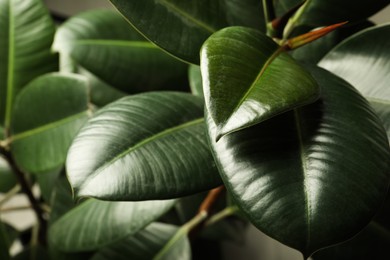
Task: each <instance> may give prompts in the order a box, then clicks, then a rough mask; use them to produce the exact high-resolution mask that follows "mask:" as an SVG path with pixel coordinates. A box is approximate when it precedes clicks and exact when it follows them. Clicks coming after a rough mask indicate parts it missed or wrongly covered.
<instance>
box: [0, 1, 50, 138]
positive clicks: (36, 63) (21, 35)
mask: <svg viewBox="0 0 390 260" xmlns="http://www.w3.org/2000/svg"><path fill="white" fill-rule="evenodd" d="M54 31H55V26H54V23H53V21H52V20H51V18H50V15H49V13H48V11H47V9H46V7H45V5H44V4H43V3H42V1H40V0H0V125H1V126H2V127H4V131H6V132H8V131H9V127H10V124H11V116H12V108H13V103H14V101H15V97H16V96H17V95H18V93H19V92H20V90H21V89H22V88H23V87H24V86H25V85H26V84H27V83H28V82H29V81H31V80H32V79H34V78H36V77H37V76H40V75H42V74H44V73H47V72H52V71H56V70H57V67H58V65H57V63H58V62H57V56H56V55H53V54H52V53H51V52H50V46H51V44H52V41H53V36H54Z"/></svg>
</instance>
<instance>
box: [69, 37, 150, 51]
mask: <svg viewBox="0 0 390 260" xmlns="http://www.w3.org/2000/svg"><path fill="white" fill-rule="evenodd" d="M75 44H76V45H103V46H106V45H107V46H124V47H135V48H151V49H158V47H157V46H156V45H154V44H152V43H151V42H147V41H126V40H104V39H90V40H77V41H75Z"/></svg>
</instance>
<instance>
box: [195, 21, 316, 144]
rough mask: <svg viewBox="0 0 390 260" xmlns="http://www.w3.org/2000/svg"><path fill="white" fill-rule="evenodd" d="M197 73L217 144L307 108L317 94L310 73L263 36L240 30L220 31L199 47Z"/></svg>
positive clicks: (235, 28) (243, 29) (228, 29)
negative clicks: (246, 129) (200, 75)
mask: <svg viewBox="0 0 390 260" xmlns="http://www.w3.org/2000/svg"><path fill="white" fill-rule="evenodd" d="M201 71H202V79H203V91H204V95H205V100H206V107H207V110H208V112H209V113H210V115H211V117H212V119H213V120H214V122H215V124H216V125H217V135H216V138H217V139H218V138H219V137H221V136H223V135H225V134H228V133H231V132H234V131H237V130H240V129H243V128H245V127H248V126H251V125H254V124H257V123H259V122H262V121H264V120H267V119H269V118H271V117H273V116H275V115H278V114H280V113H283V112H286V111H288V110H291V109H293V108H296V107H298V106H302V105H304V104H308V103H311V102H313V101H314V100H316V99H317V98H318V94H319V88H318V85H317V83H316V82H315V80H314V79H313V78H312V76H311V75H310V73H308V72H307V71H306V70H305V69H304V68H303V67H301V66H300V65H299V64H298V63H297V62H296V61H295V60H294V59H292V58H291V57H290V56H289V55H288V54H286V53H285V52H284V51H283V50H282V49H281V48H280V47H279V46H278V45H277V44H276V43H275V42H273V41H272V40H271V39H270V38H268V37H267V36H266V35H265V34H263V33H261V32H259V31H256V30H253V29H249V28H244V27H229V28H226V29H222V30H220V31H219V32H217V33H215V34H213V35H212V36H211V37H210V38H209V39H208V40H207V41H206V42H205V44H204V45H203V47H202V51H201Z"/></svg>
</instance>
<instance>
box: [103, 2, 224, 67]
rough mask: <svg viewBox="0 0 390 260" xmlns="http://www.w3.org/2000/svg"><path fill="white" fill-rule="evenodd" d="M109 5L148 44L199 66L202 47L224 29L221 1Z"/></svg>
mask: <svg viewBox="0 0 390 260" xmlns="http://www.w3.org/2000/svg"><path fill="white" fill-rule="evenodd" d="M110 1H111V3H112V4H113V5H114V6H115V7H116V8H117V9H118V11H119V12H121V13H122V14H123V15H124V16H125V17H126V19H127V20H128V21H129V22H130V23H131V24H132V25H133V26H134V27H135V28H137V30H139V31H140V32H141V33H142V34H144V35H145V36H146V38H148V39H149V40H150V41H152V42H154V43H155V44H157V45H158V46H160V47H161V48H163V49H165V50H166V51H167V52H169V53H171V54H173V55H175V56H177V57H178V58H180V59H182V60H185V61H188V62H191V63H195V64H199V50H200V47H201V46H202V43H203V42H204V41H205V40H206V39H207V38H208V37H209V36H210V35H211V34H212V33H213V32H215V31H217V30H218V29H219V28H222V27H225V26H227V22H226V20H225V14H224V11H223V3H222V2H221V1H214V0H198V1H182V0H158V1H154V0H143V1H138V0H110Z"/></svg>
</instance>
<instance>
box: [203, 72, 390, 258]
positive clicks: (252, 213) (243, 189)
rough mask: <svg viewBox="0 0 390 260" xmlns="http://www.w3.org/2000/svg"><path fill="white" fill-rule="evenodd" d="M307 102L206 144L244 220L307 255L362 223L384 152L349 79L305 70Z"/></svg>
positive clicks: (382, 191)
mask: <svg viewBox="0 0 390 260" xmlns="http://www.w3.org/2000/svg"><path fill="white" fill-rule="evenodd" d="M310 71H311V73H312V74H313V76H314V77H315V78H316V79H317V81H318V83H319V84H320V86H321V88H322V93H321V97H320V99H319V100H318V101H317V102H315V103H313V104H311V105H308V106H304V107H302V108H298V109H295V110H294V111H291V112H288V113H285V114H283V115H280V116H277V117H275V118H273V119H270V120H268V121H266V122H263V123H261V124H258V125H255V126H252V127H250V128H247V129H244V130H242V131H239V132H236V133H232V134H230V135H227V136H224V137H223V138H222V139H221V140H220V141H219V142H215V141H213V140H214V138H215V136H216V132H217V129H216V126H215V125H214V124H213V120H212V119H211V118H210V117H209V119H208V128H209V134H210V142H211V145H212V148H213V151H214V155H215V158H216V161H217V164H218V166H219V168H220V172H221V175H222V177H223V179H224V182H225V184H226V186H227V189H228V190H229V191H230V192H231V193H232V195H233V196H234V198H235V200H236V202H237V204H238V205H239V206H240V207H241V209H242V210H243V212H244V213H245V214H246V215H247V217H248V218H249V219H250V221H251V222H252V223H253V224H254V225H255V226H257V227H258V228H259V229H260V230H262V231H264V232H265V233H266V234H268V235H270V236H271V237H273V238H275V239H277V240H278V241H280V242H282V243H284V244H286V245H289V246H291V247H293V248H296V249H298V250H300V251H301V252H302V253H303V254H304V255H305V256H306V257H308V256H310V255H311V254H312V253H313V252H315V251H316V250H318V249H320V248H322V247H325V246H329V245H331V244H334V243H337V242H341V241H344V240H346V239H347V238H350V237H351V236H353V235H355V234H356V233H357V232H359V231H360V230H361V229H362V228H363V227H364V226H366V225H367V224H368V222H369V221H370V219H371V218H372V217H373V215H374V214H375V212H376V211H377V209H378V208H379V206H380V205H381V203H382V201H383V200H384V197H385V195H386V191H387V187H388V184H389V179H390V176H389V168H390V161H389V160H390V159H389V158H390V157H389V155H390V150H389V146H388V140H387V137H386V134H385V132H384V129H383V127H382V125H381V123H380V120H379V119H378V118H377V117H376V115H375V114H374V112H372V110H371V108H370V107H369V105H368V103H367V102H366V100H365V99H364V98H362V97H361V96H360V95H359V94H358V93H357V92H356V91H355V90H354V89H353V88H352V87H351V86H350V85H349V84H348V83H346V82H345V81H343V80H341V79H340V78H338V77H335V76H333V75H332V74H331V73H329V72H326V71H325V70H320V69H314V68H312V69H310Z"/></svg>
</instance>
